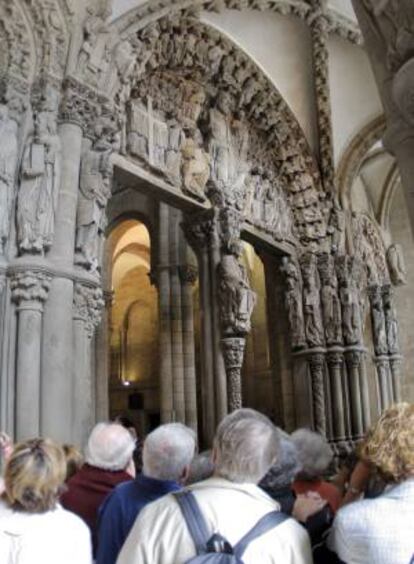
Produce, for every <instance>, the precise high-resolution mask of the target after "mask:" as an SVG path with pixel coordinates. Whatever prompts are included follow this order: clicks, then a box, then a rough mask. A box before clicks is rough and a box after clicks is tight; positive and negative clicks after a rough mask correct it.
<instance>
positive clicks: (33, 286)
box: [11, 270, 51, 441]
mask: <svg viewBox="0 0 414 564" xmlns="http://www.w3.org/2000/svg"><path fill="white" fill-rule="evenodd" d="M50 280H51V278H50V276H48V275H47V274H44V273H43V272H39V271H29V270H27V271H24V272H16V273H15V274H14V276H13V278H12V281H11V290H12V297H13V301H15V302H16V304H17V310H16V311H17V317H18V337H17V355H16V405H15V410H16V411H15V435H16V437H15V438H16V440H18V441H20V440H23V439H27V438H29V437H37V436H39V434H40V390H41V382H40V371H41V339H42V312H43V304H44V303H45V301H46V299H47V296H48V292H49V287H50Z"/></svg>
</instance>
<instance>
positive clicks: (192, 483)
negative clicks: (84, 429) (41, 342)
mask: <svg viewBox="0 0 414 564" xmlns="http://www.w3.org/2000/svg"><path fill="white" fill-rule="evenodd" d="M337 447H338V452H339V450H340V452H342V453H344V452H346V451H347V447H348V454H347V455H346V456H345V457H344V456H342V458H341V457H340V456H336V457H334V456H333V452H332V450H331V447H330V445H329V444H328V442H327V441H326V440H325V439H324V438H322V437H321V436H320V435H318V434H317V433H314V432H312V431H310V430H307V429H299V430H297V431H295V432H294V433H292V434H291V435H288V434H286V433H284V432H283V431H281V430H280V429H278V428H277V427H275V426H274V424H273V423H272V422H271V421H270V420H269V419H268V418H267V417H265V416H264V415H262V414H260V413H258V412H256V411H254V410H252V409H240V410H237V411H235V412H233V413H231V414H230V415H228V416H227V417H225V418H224V419H223V420H222V422H221V423H220V425H219V426H218V428H217V431H216V435H215V439H214V444H213V448H212V451H211V452H202V453H200V454H197V439H196V435H195V433H194V432H193V431H192V430H191V429H189V428H188V427H186V426H185V425H182V424H180V423H170V424H166V425H161V426H160V427H158V428H157V429H155V430H154V431H152V432H151V433H149V434H148V436H147V437H146V438H145V441H144V442H143V446H142V448H141V445H140V443H139V441H138V437H137V435H136V432H135V429H134V428H133V425H130V424H129V423H128V421H126V420H125V419H124V420H119V421H116V422H110V423H99V424H98V425H96V426H95V428H94V429H93V430H92V432H91V434H90V437H89V440H88V443H87V447H86V449H85V455H84V458H83V456H82V455H81V454H80V452H79V451H78V450H77V449H76V448H75V447H74V446H71V445H63V446H60V445H58V444H56V443H55V442H53V441H51V440H49V439H42V438H36V439H32V440H28V441H25V442H22V443H20V444H16V445H13V444H12V443H11V441H10V440H9V438H8V437H7V435H5V434H0V448H1V451H2V458H3V461H4V462H5V466H4V469H3V479H2V483H1V484H0V487H1V490H2V493H1V499H0V563H1V564H91V563H92V562H96V564H115V563H117V564H158V563H159V564H185V563H193V564H196V563H199V564H201V563H207V562H208V563H210V564H213V563H214V562H216V563H217V564H219V563H222V564H224V563H226V562H228V563H229V564H230V563H232V562H233V563H237V562H239V563H241V562H242V563H243V562H244V563H245V564H267V563H269V564H312V563H314V564H330V563H331V564H335V563H341V562H342V563H346V564H374V563H375V564H411V563H412V562H414V529H413V524H414V405H411V404H407V403H401V404H398V405H395V406H392V407H390V408H389V409H388V410H386V411H385V412H384V413H383V414H382V415H381V417H380V418H379V420H378V421H377V423H376V424H375V425H374V426H373V427H372V428H371V429H370V430H369V432H368V433H367V435H366V437H365V438H364V439H363V440H362V441H360V442H359V444H358V445H357V446H356V448H355V449H354V450H353V451H352V452H350V451H351V449H350V445H349V444H348V445H346V444H345V443H344V444H341V445H337Z"/></svg>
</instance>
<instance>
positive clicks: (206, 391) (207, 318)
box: [183, 212, 227, 445]
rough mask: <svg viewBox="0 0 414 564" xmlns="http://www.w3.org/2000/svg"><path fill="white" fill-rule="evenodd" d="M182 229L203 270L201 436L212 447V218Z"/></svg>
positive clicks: (194, 219) (204, 216) (198, 218)
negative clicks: (210, 257) (210, 256)
mask: <svg viewBox="0 0 414 564" xmlns="http://www.w3.org/2000/svg"><path fill="white" fill-rule="evenodd" d="M183 227H184V232H185V235H186V238H187V241H188V243H189V244H190V246H191V247H192V249H193V250H194V253H195V254H196V255H197V257H198V264H199V269H200V276H199V280H200V329H201V331H200V332H201V339H200V351H201V379H200V386H201V398H202V435H203V438H204V441H205V443H207V444H209V445H211V444H212V441H213V438H214V433H215V429H216V400H215V398H216V394H215V381H214V353H213V346H214V345H213V319H212V304H211V273H210V259H209V238H210V227H211V216H210V215H209V214H208V213H206V212H203V213H201V214H196V215H194V216H190V217H187V218H186V221H185V223H184V225H183ZM226 401H227V400H226Z"/></svg>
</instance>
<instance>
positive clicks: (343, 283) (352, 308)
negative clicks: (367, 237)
mask: <svg viewBox="0 0 414 564" xmlns="http://www.w3.org/2000/svg"><path fill="white" fill-rule="evenodd" d="M355 265H356V262H355V260H354V259H353V258H352V257H350V256H342V257H339V258H338V260H337V265H336V266H337V275H338V281H339V297H340V300H341V306H342V330H343V336H344V341H345V344H346V345H357V344H361V343H362V320H361V308H360V300H359V292H358V288H357V286H356V280H355V279H354V277H355V271H356V268H355Z"/></svg>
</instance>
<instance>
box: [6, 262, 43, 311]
mask: <svg viewBox="0 0 414 564" xmlns="http://www.w3.org/2000/svg"><path fill="white" fill-rule="evenodd" d="M51 280H52V279H51V277H50V276H48V275H47V274H45V273H43V272H35V271H30V270H29V271H26V272H18V273H16V274H14V275H13V276H12V278H11V282H10V288H11V291H12V298H13V301H14V302H16V303H17V304H20V305H21V304H22V303H23V302H38V303H39V304H43V303H44V302H45V301H46V300H47V297H48V294H49V288H50V283H51Z"/></svg>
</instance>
